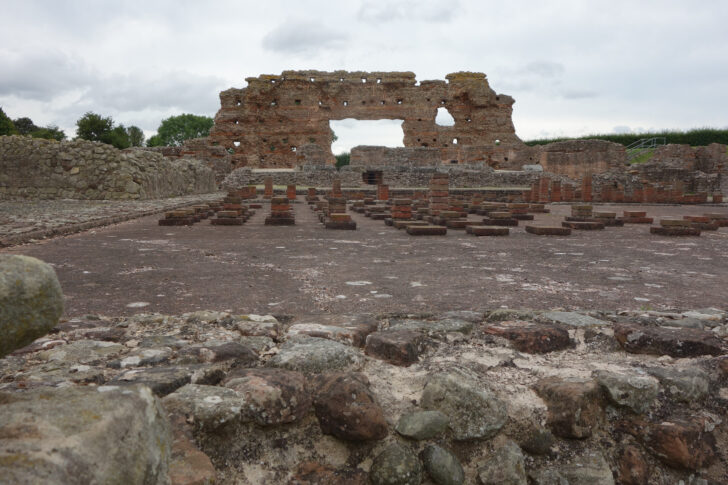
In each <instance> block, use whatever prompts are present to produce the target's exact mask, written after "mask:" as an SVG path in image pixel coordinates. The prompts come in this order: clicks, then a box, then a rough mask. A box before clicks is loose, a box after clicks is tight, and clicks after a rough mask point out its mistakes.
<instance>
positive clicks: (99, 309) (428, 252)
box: [3, 201, 728, 316]
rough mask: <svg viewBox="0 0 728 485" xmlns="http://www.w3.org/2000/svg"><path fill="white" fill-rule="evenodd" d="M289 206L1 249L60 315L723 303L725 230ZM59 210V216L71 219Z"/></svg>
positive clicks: (125, 226) (128, 226)
mask: <svg viewBox="0 0 728 485" xmlns="http://www.w3.org/2000/svg"><path fill="white" fill-rule="evenodd" d="M170 202H171V201H170ZM74 203H78V202H77V201H74ZM47 204H52V203H51V202H47ZM83 204H84V203H79V207H84V206H83ZM96 204H98V203H96ZM113 204H115V205H113V206H112V204H111V203H110V204H106V203H102V204H99V212H100V213H103V214H105V215H106V216H108V215H110V214H113V213H116V212H118V208H119V207H120V204H119V203H113ZM144 204H149V205H150V206H154V204H155V202H154V201H150V202H147V203H144ZM294 206H295V213H296V225H295V226H288V227H270V226H264V225H263V221H264V218H265V216H266V213H267V208H264V209H261V210H258V212H257V214H256V215H255V216H254V217H253V218H252V219H251V220H249V221H248V222H247V223H246V224H245V225H243V226H227V227H223V226H211V225H210V223H209V222H208V221H202V222H201V223H199V224H196V225H194V226H192V227H160V226H158V225H157V219H158V218H159V216H149V217H143V218H140V219H136V220H133V221H128V222H123V223H120V224H115V225H111V226H106V227H101V228H97V229H94V230H91V231H87V232H84V233H80V234H74V235H69V236H63V237H57V238H54V239H49V240H45V241H38V242H34V243H31V244H25V245H22V246H16V247H11V248H6V249H3V252H7V253H15V254H27V255H30V256H35V257H38V258H40V259H43V260H45V261H47V262H49V263H51V264H52V265H53V266H54V267H55V269H56V271H57V273H58V276H59V278H60V281H61V285H62V287H63V290H64V294H65V295H66V298H67V301H66V313H67V315H68V316H78V315H82V314H88V313H101V314H107V315H129V314H133V313H139V312H162V313H172V314H179V313H182V312H187V311H195V310H197V309H202V308H215V309H219V310H227V311H231V312H235V313H273V314H300V313H309V314H311V313H358V312H397V311H408V312H411V311H418V312H419V311H422V312H427V311H437V312H443V311H448V310H457V309H472V310H478V309H493V308H498V307H510V308H538V309H546V308H557V307H559V308H567V309H572V308H591V309H604V310H615V309H656V310H657V309H669V308H701V307H709V306H717V307H721V308H726V305H727V303H726V296H728V290H727V289H726V288H728V271H726V268H728V228H721V229H720V230H719V231H711V232H708V231H706V232H703V235H702V236H701V237H687V238H669V237H662V236H653V235H650V234H649V229H648V226H646V225H628V226H625V227H622V228H619V227H615V228H607V229H605V230H603V231H574V233H573V235H572V236H569V237H544V236H534V235H531V234H527V233H526V232H525V231H524V229H523V227H522V226H524V225H525V224H528V223H523V222H522V223H521V225H520V226H521V227H517V228H512V230H511V235H510V236H508V237H480V238H478V237H474V236H470V235H467V234H465V233H464V231H456V230H449V231H448V234H447V236H444V237H412V236H408V235H407V234H405V233H404V232H403V231H398V230H396V229H394V228H392V227H388V226H385V225H384V223H383V222H382V221H372V220H370V219H368V218H366V217H364V216H363V215H360V214H353V217H354V220H355V221H356V222H357V223H358V225H359V227H358V229H357V230H356V231H333V230H325V229H324V228H323V226H322V225H321V224H319V223H318V220H317V219H316V217H315V214H314V213H313V212H312V211H311V210H310V209H309V207H308V206H307V205H306V204H304V203H300V202H299V203H297V204H295V205H294ZM3 207H6V206H3ZM34 207H37V209H33V211H35V210H37V211H38V214H39V216H38V218H37V220H40V219H42V218H43V217H48V218H51V216H43V215H42V214H41V212H42V210H41V209H40V208H41V207H42V203H39V205H37V206H34ZM68 207H69V209H67V210H65V211H62V213H65V214H68V217H71V214H73V213H74V211H73V210H72V207H73V204H69V205H68ZM156 207H157V208H159V206H156ZM598 207H599V210H615V211H618V212H619V213H621V211H622V210H625V209H628V210H640V209H641V210H646V211H647V212H648V215H649V216H652V217H655V218H659V217H661V216H668V215H669V216H682V215H701V214H703V213H706V212H721V213H725V214H728V207H726V206H719V207H716V206H710V207H708V206H635V205H624V206H619V205H603V206H602V205H600V206H598ZM551 209H552V213H551V214H537V215H536V221H535V222H536V224H549V223H550V224H559V222H560V221H561V220H562V219H563V216H565V215H568V213H569V210H570V208H569V206H568V205H553V206H551ZM76 212H77V211H76ZM3 217H5V214H4V213H3ZM51 219H52V218H51ZM470 219H471V220H479V217H476V216H474V215H471V216H470ZM656 220H657V219H656Z"/></svg>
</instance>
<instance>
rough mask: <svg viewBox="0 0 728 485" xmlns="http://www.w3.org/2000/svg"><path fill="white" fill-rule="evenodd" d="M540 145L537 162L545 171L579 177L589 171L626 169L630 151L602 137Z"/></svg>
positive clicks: (600, 171)
mask: <svg viewBox="0 0 728 485" xmlns="http://www.w3.org/2000/svg"><path fill="white" fill-rule="evenodd" d="M534 148H538V158H536V160H538V162H539V163H540V164H541V166H542V167H543V169H544V171H545V172H551V173H557V174H560V175H566V176H567V177H569V178H572V179H575V180H579V179H581V178H582V177H584V176H585V175H587V174H595V173H605V172H610V171H615V170H616V171H622V170H624V167H625V163H626V161H627V153H626V151H625V148H624V146H623V145H620V144H619V143H612V142H609V141H602V140H574V141H563V142H557V143H549V144H548V145H543V146H541V147H534Z"/></svg>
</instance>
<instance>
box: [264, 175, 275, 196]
mask: <svg viewBox="0 0 728 485" xmlns="http://www.w3.org/2000/svg"><path fill="white" fill-rule="evenodd" d="M263 183H264V184H265V190H264V192H263V198H264V199H270V198H271V197H273V177H266V178H265V180H264V181H263Z"/></svg>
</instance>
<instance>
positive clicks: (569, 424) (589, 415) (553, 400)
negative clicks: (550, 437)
mask: <svg viewBox="0 0 728 485" xmlns="http://www.w3.org/2000/svg"><path fill="white" fill-rule="evenodd" d="M534 390H535V391H536V392H537V393H538V395H539V396H541V398H542V399H543V400H544V401H545V402H546V405H547V406H548V418H547V424H548V425H549V426H550V427H551V429H552V431H553V433H554V434H555V435H557V436H560V437H562V438H588V437H589V436H591V434H592V432H593V431H594V429H595V428H596V427H597V426H598V425H599V422H600V421H601V419H602V416H603V414H604V412H603V410H602V407H601V391H600V389H599V385H598V384H597V383H596V381H594V380H590V379H576V378H574V379H561V378H558V377H547V378H545V379H541V380H540V381H539V382H537V383H536V386H535V387H534Z"/></svg>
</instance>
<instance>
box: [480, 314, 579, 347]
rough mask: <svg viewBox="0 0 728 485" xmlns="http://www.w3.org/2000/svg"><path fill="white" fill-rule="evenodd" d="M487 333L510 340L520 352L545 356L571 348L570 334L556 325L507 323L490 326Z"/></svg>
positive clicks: (486, 328)
mask: <svg viewBox="0 0 728 485" xmlns="http://www.w3.org/2000/svg"><path fill="white" fill-rule="evenodd" d="M484 331H485V333H488V334H491V335H497V336H501V337H504V338H506V339H508V340H509V341H510V342H511V343H512V344H513V347H515V348H516V349H517V350H518V351H520V352H526V353H528V354H543V353H546V352H553V351H555V350H562V349H566V348H568V347H570V346H571V345H572V344H571V339H570V338H569V332H567V331H566V329H564V328H562V327H558V326H556V325H548V324H540V323H533V322H524V321H518V320H516V321H513V320H512V321H505V322H500V323H498V324H495V325H489V326H487V327H485V329H484Z"/></svg>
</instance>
